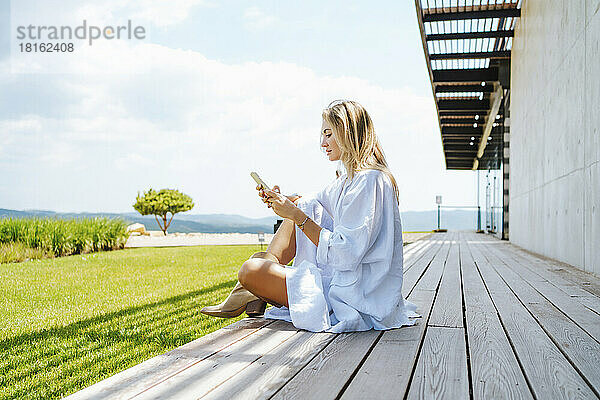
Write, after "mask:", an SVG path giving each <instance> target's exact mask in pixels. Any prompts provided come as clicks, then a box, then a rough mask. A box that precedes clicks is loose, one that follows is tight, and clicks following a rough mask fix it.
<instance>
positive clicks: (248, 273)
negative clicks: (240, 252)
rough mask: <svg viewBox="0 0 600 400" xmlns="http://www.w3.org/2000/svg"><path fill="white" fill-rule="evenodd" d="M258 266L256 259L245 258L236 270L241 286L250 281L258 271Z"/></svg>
mask: <svg viewBox="0 0 600 400" xmlns="http://www.w3.org/2000/svg"><path fill="white" fill-rule="evenodd" d="M258 269H259V266H258V263H257V262H256V260H253V259H252V258H251V259H249V260H246V261H245V262H244V263H243V264H242V267H241V268H240V270H239V271H238V281H239V282H240V284H241V285H242V286H244V287H245V286H246V285H247V284H249V283H250V282H251V281H252V277H253V276H254V275H256V273H257V272H258Z"/></svg>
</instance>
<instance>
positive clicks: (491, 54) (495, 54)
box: [429, 51, 510, 60]
mask: <svg viewBox="0 0 600 400" xmlns="http://www.w3.org/2000/svg"><path fill="white" fill-rule="evenodd" d="M429 58H431V59H432V60H466V59H475V58H510V51H478V52H473V53H438V54H430V55H429Z"/></svg>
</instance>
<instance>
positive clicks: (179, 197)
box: [133, 188, 194, 236]
mask: <svg viewBox="0 0 600 400" xmlns="http://www.w3.org/2000/svg"><path fill="white" fill-rule="evenodd" d="M193 207H194V202H193V201H192V198H191V197H190V196H188V195H187V194H183V193H181V192H180V191H178V190H175V189H161V190H160V191H158V192H157V191H156V190H154V189H152V188H150V190H148V191H147V192H144V195H143V196H140V193H139V192H138V195H137V197H136V201H135V204H134V205H133V208H135V209H136V211H138V212H139V213H140V214H142V215H154V218H155V219H156V222H157V223H158V226H159V227H160V229H161V230H162V231H163V233H164V234H165V236H166V235H167V229H168V228H169V225H171V221H173V217H174V216H175V214H177V213H178V212H185V211H189V210H191V209H192V208H193ZM169 213H171V218H169V222H167V214H169ZM159 217H160V219H162V225H161V223H160V220H159V219H158V218H159Z"/></svg>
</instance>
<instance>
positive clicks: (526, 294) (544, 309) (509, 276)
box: [487, 252, 600, 393]
mask: <svg viewBox="0 0 600 400" xmlns="http://www.w3.org/2000/svg"><path fill="white" fill-rule="evenodd" d="M487 254H488V260H489V261H492V260H494V261H492V265H493V268H494V269H495V270H496V272H497V273H498V274H499V275H500V276H501V277H502V279H503V280H504V281H505V282H506V284H507V285H508V286H509V287H510V288H511V289H512V291H513V292H514V293H515V294H516V295H517V297H518V298H519V300H520V301H521V302H522V303H523V305H524V306H525V308H527V309H528V310H529V311H530V312H531V314H532V315H533V316H534V318H535V319H536V320H537V322H538V323H539V324H540V325H541V326H542V328H543V329H544V331H546V333H547V334H548V335H549V336H550V337H551V338H552V340H553V342H554V343H555V344H556V345H557V346H558V347H559V348H560V349H561V351H562V352H563V354H565V356H566V357H567V358H568V359H569V360H570V361H571V363H572V364H573V366H574V367H575V369H576V370H577V371H579V373H580V374H581V375H583V376H584V377H585V379H586V381H587V382H588V384H590V385H591V386H592V388H593V389H595V391H596V393H598V392H600V368H598V366H599V365H600V343H598V342H597V341H596V340H594V338H593V337H592V336H590V335H589V334H588V333H587V332H586V331H584V330H583V329H582V328H581V327H580V326H578V325H577V324H575V323H574V322H573V321H572V320H571V319H569V318H568V317H567V315H568V314H567V315H565V314H563V313H562V312H561V311H560V310H559V309H558V308H556V307H555V306H554V305H553V304H552V303H551V302H550V301H548V300H546V299H545V298H544V297H543V296H542V295H541V294H539V293H538V292H537V291H535V290H534V288H533V287H531V286H530V285H529V284H528V283H526V282H524V281H523V280H522V278H521V277H520V276H519V275H518V274H517V273H515V272H514V271H512V270H511V269H509V268H508V267H506V265H504V264H503V263H502V260H500V259H497V258H492V257H495V255H494V256H492V255H491V254H490V253H489V252H488V253H487ZM578 307H579V308H580V309H584V307H583V306H581V305H579V306H578ZM587 312H589V313H591V314H594V313H592V312H591V311H589V310H587ZM594 315H596V314H594Z"/></svg>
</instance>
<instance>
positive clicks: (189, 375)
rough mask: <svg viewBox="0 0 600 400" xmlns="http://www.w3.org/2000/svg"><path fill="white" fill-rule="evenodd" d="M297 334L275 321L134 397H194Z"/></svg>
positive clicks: (292, 329)
mask: <svg viewBox="0 0 600 400" xmlns="http://www.w3.org/2000/svg"><path fill="white" fill-rule="evenodd" d="M297 334H298V329H296V328H295V327H294V326H293V325H292V324H290V323H288V322H285V321H275V322H273V323H272V324H271V325H269V326H267V327H265V328H263V329H261V330H260V331H258V332H256V333H254V334H253V335H251V336H249V337H247V338H245V339H244V340H241V341H238V342H237V343H235V344H234V345H232V346H229V347H227V348H226V349H223V350H221V351H219V352H218V353H216V354H214V355H212V356H210V357H208V358H206V359H204V360H202V361H201V362H198V363H196V364H194V365H192V366H190V367H188V368H186V369H184V370H182V371H180V372H179V373H177V374H176V375H173V376H171V377H170V378H169V379H168V380H165V381H163V382H161V383H159V384H157V385H155V386H153V387H150V388H147V389H146V390H145V391H143V392H141V393H138V394H137V396H136V397H135V398H136V399H140V400H141V399H171V398H177V399H197V398H199V397H201V396H203V395H205V394H207V393H208V392H210V391H211V390H212V389H213V388H214V387H216V386H218V385H219V384H221V383H223V382H225V381H226V380H227V379H229V378H231V377H232V376H235V375H236V374H238V373H240V371H242V370H244V368H247V367H248V366H249V365H251V364H252V363H254V362H255V361H257V360H260V359H261V358H262V357H264V356H265V355H266V354H268V353H270V352H271V351H273V349H275V348H277V347H278V346H279V345H281V343H284V342H286V341H288V340H291V339H292V338H293V337H295V336H296V335H297Z"/></svg>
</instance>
